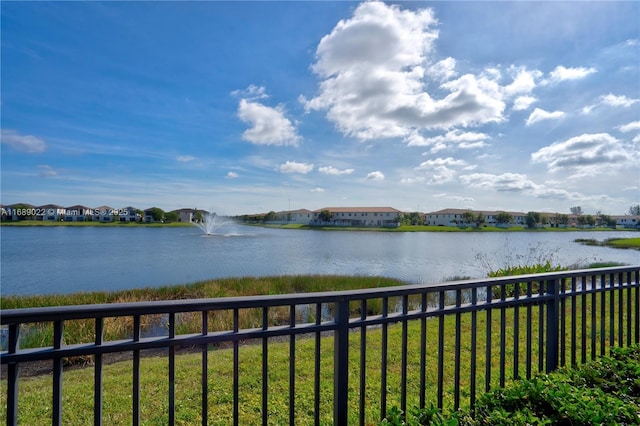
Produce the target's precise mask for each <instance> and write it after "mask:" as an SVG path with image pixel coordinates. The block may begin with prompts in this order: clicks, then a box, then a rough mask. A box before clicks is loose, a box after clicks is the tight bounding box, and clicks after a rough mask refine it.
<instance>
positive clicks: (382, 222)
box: [311, 207, 402, 227]
mask: <svg viewBox="0 0 640 426" xmlns="http://www.w3.org/2000/svg"><path fill="white" fill-rule="evenodd" d="M322 211H329V212H330V213H331V218H330V219H329V220H328V221H326V220H322V219H321V218H320V213H321V212H322ZM401 214H402V212H401V211H400V210H397V209H394V208H393V207H324V208H322V209H318V210H314V211H313V219H312V221H311V224H313V225H332V226H376V227H377V226H379V227H397V226H399V224H398V218H399V216H400V215H401Z"/></svg>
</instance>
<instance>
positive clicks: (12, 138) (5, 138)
mask: <svg viewBox="0 0 640 426" xmlns="http://www.w3.org/2000/svg"><path fill="white" fill-rule="evenodd" d="M0 140H1V141H2V143H4V144H7V145H9V146H10V147H12V148H13V149H15V150H16V151H21V152H28V153H30V154H37V153H40V152H44V151H45V150H46V149H47V144H46V143H45V141H43V140H42V139H40V138H37V137H35V136H32V135H21V134H19V133H18V132H16V131H15V130H9V129H2V131H1V132H0Z"/></svg>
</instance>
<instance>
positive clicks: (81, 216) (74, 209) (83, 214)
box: [64, 204, 92, 222]
mask: <svg viewBox="0 0 640 426" xmlns="http://www.w3.org/2000/svg"><path fill="white" fill-rule="evenodd" d="M65 210H66V211H65V215H64V221H65V222H84V221H85V220H87V218H88V216H91V214H92V211H91V210H92V209H90V208H89V207H87V206H82V205H80V204H77V205H75V206H71V207H67V208H66V209H65Z"/></svg>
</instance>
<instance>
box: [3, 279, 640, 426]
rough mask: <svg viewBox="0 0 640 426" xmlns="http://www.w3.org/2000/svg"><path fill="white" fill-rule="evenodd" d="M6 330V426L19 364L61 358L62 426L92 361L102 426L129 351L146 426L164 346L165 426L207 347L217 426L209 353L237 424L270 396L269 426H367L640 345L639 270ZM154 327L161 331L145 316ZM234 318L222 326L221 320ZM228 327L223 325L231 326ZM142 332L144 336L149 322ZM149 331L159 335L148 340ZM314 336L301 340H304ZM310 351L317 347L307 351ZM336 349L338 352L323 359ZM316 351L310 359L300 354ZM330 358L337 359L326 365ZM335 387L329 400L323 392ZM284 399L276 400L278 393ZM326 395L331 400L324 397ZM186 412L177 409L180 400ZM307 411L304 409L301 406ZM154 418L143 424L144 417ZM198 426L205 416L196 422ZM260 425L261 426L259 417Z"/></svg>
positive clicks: (178, 305)
mask: <svg viewBox="0 0 640 426" xmlns="http://www.w3.org/2000/svg"><path fill="white" fill-rule="evenodd" d="M0 314H1V315H0V325H2V327H3V329H4V330H5V331H6V334H7V341H8V343H7V345H6V349H7V350H6V351H3V352H1V353H0V359H1V362H2V364H3V365H4V364H6V377H4V379H6V386H7V394H6V401H7V405H6V407H5V410H4V411H5V413H6V420H7V425H15V424H18V422H19V419H20V407H21V405H20V398H19V395H20V393H19V382H20V381H19V371H20V365H23V364H24V363H27V362H32V361H52V365H53V366H52V387H53V389H52V400H51V405H50V412H51V416H52V424H54V425H59V424H62V422H63V392H64V386H63V377H64V376H65V371H64V368H63V367H64V363H65V360H66V359H69V358H71V357H90V358H91V359H92V362H93V367H92V368H93V369H94V378H93V393H94V399H93V415H92V417H93V421H94V424H95V425H102V424H103V422H105V423H110V421H108V420H105V419H104V417H105V414H104V411H103V408H104V405H105V402H104V401H105V399H108V398H109V392H110V389H108V388H106V387H105V385H104V368H105V362H104V361H105V357H106V356H107V355H108V354H110V353H122V352H125V353H130V354H131V356H130V362H131V363H132V388H131V390H130V392H131V398H132V403H131V404H132V406H131V423H132V424H134V425H138V424H140V422H141V406H142V405H144V403H145V396H144V395H142V394H141V386H140V382H141V374H142V373H141V358H142V354H143V351H146V350H150V349H164V350H165V352H163V354H165V353H166V357H167V359H168V394H167V395H166V402H167V406H166V417H167V418H166V422H165V423H168V424H170V425H173V424H174V423H175V420H176V417H175V416H176V411H177V410H180V407H179V406H178V407H177V406H176V393H175V388H176V359H177V358H179V357H180V356H181V355H178V353H177V352H176V350H177V349H178V348H199V351H200V353H201V358H202V362H201V368H200V371H199V372H197V373H195V372H192V373H193V374H197V375H199V376H200V379H201V380H200V383H201V392H200V397H199V398H200V401H199V404H200V408H199V411H200V415H199V416H200V419H201V423H202V424H203V425H206V424H208V422H212V416H213V414H212V413H213V412H214V411H215V409H216V407H215V405H216V403H215V402H214V401H211V400H210V398H209V389H210V386H212V382H215V381H219V380H220V377H219V374H218V372H217V371H212V364H213V363H212V360H211V357H212V356H216V355H217V354H218V353H220V352H218V351H231V352H232V360H233V361H232V366H231V377H230V379H231V380H230V381H231V385H230V389H229V391H230V394H231V403H230V404H231V413H229V416H230V418H229V421H230V422H233V424H242V423H247V422H248V420H246V419H245V418H244V417H242V416H244V415H245V414H246V412H247V410H242V413H241V410H240V408H241V405H242V404H243V402H242V401H246V398H242V396H243V395H244V394H245V393H246V392H253V393H260V398H259V406H258V407H253V408H254V409H253V411H255V412H257V413H258V414H257V415H258V416H259V419H260V422H261V423H262V424H264V425H266V424H269V423H270V422H274V420H273V418H272V417H270V416H272V415H273V409H272V407H271V404H273V401H274V399H277V398H281V399H282V400H286V401H287V403H288V404H287V405H288V406H287V408H288V412H287V416H288V421H289V423H290V424H292V425H293V424H305V423H308V424H316V425H318V424H335V425H347V424H361V425H364V424H371V423H375V422H377V421H379V420H381V419H382V418H383V417H384V416H385V413H386V410H387V408H390V406H391V405H398V406H399V407H400V408H401V409H402V410H404V411H405V412H406V409H407V407H408V406H413V405H417V406H420V407H425V406H426V405H428V404H429V403H434V404H436V405H438V406H439V407H443V406H451V407H452V408H454V409H457V408H458V407H460V406H463V405H471V406H473V404H474V401H475V399H476V396H477V395H478V394H479V393H482V392H485V391H488V390H489V389H491V388H492V387H495V386H504V385H505V383H506V382H507V381H509V380H513V379H518V378H529V377H531V376H532V375H533V374H535V373H536V372H549V371H552V370H555V369H556V368H558V367H559V366H564V365H576V364H580V363H584V362H587V361H588V360H590V359H593V358H596V357H597V356H600V355H604V354H606V353H607V350H608V348H609V347H612V346H629V345H632V344H638V343H640V266H628V267H613V268H600V269H591V270H577V271H565V272H557V273H546V274H535V275H522V276H517V277H505V278H495V279H482V280H465V281H456V282H448V283H440V284H420V285H406V286H398V287H388V288H373V289H366V290H354V291H339V292H323V293H301V294H287V295H270V296H254V297H233V298H219V299H197V300H179V301H163V302H136V303H118V304H102V305H83V306H64V307H63V306H60V307H48V308H31V309H12V310H2V311H1V312H0ZM194 315H196V316H198V317H199V320H198V329H197V330H189V329H188V327H186V326H184V322H185V321H184V318H185V317H186V316H190V317H193V316H194ZM149 318H152V319H153V321H151V326H149V325H148V324H149V321H148V319H149ZM114 319H128V321H129V322H128V323H129V324H130V326H129V331H130V334H129V335H128V336H126V338H118V339H107V338H106V337H105V336H106V332H105V329H106V327H107V325H108V324H107V323H110V322H112V321H114ZM222 319H226V322H224V321H222ZM79 321H89V322H90V323H91V327H92V328H93V330H94V334H93V335H94V337H95V339H92V341H90V342H79V343H67V342H70V341H73V336H70V335H69V333H68V332H67V333H65V327H66V326H71V325H72V324H74V323H76V322H79ZM221 321H222V322H221ZM43 324H44V326H47V324H48V326H49V327H50V328H52V336H53V337H52V342H51V343H50V344H49V346H46V347H25V348H21V342H24V341H25V340H26V338H27V337H28V335H29V334H30V333H31V332H32V330H33V328H34V327H42V326H43ZM145 325H146V326H145ZM150 330H151V331H150ZM303 339H304V340H303ZM246 342H252V343H253V344H252V345H251V346H252V347H254V348H256V347H257V348H259V352H260V355H259V356H260V360H259V366H256V367H254V368H258V369H260V370H261V374H260V377H261V384H260V388H259V389H256V388H255V386H252V387H249V389H247V388H246V387H244V386H243V387H242V389H241V386H240V382H241V380H242V376H241V374H240V367H241V359H240V358H241V357H240V354H241V353H242V352H243V351H245V350H246V349H245V348H247V347H248V345H246V344H245V343H246ZM274 342H275V344H276V345H279V346H278V348H280V350H282V348H286V349H284V350H285V351H286V350H287V349H288V359H287V362H286V364H288V365H287V366H286V369H287V379H286V380H287V387H288V395H281V394H277V392H275V391H272V388H271V387H270V380H275V379H272V378H271V375H270V372H272V371H273V370H274V369H280V368H283V365H281V364H278V365H274V361H273V359H272V358H270V355H272V353H273V351H276V350H279V349H277V348H276V349H272V348H273V344H274ZM305 342H307V344H305ZM327 348H329V351H327ZM303 350H304V351H307V350H308V351H310V352H312V353H310V354H301V351H303ZM307 355H308V356H309V357H310V358H312V359H313V362H312V363H313V365H314V368H313V373H312V377H313V378H312V380H311V383H308V381H306V380H301V379H300V378H299V377H298V376H299V374H300V371H299V369H297V368H296V361H298V360H299V359H300V358H301V357H303V356H304V357H305V358H306V357H307ZM327 357H333V363H332V366H329V367H327V365H326V362H325V363H323V360H326V358H327ZM327 381H332V382H333V383H332V386H330V388H331V389H332V395H330V396H329V397H327V396H326V395H325V393H326V392H325V390H324V386H322V385H323V384H324V383H326V382H327ZM300 392H306V393H309V394H312V395H313V398H312V400H313V406H312V407H306V408H304V410H302V409H300V408H299V407H298V406H297V403H298V401H297V396H299V395H300V394H301V393H300ZM274 393H276V394H275V395H274ZM327 398H328V399H329V401H327ZM179 402H180V401H179ZM305 403H306V402H305ZM142 420H144V419H142ZM199 421H200V420H199ZM251 422H253V420H252V421H251Z"/></svg>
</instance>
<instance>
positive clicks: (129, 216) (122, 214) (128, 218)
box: [118, 206, 142, 222]
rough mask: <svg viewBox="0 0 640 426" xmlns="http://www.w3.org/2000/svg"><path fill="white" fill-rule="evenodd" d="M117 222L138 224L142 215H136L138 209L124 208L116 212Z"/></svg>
mask: <svg viewBox="0 0 640 426" xmlns="http://www.w3.org/2000/svg"><path fill="white" fill-rule="evenodd" d="M118 213H119V214H118V220H120V222H139V221H141V220H142V215H140V214H139V213H138V209H136V208H135V207H131V206H128V207H124V208H122V209H119V210H118Z"/></svg>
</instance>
